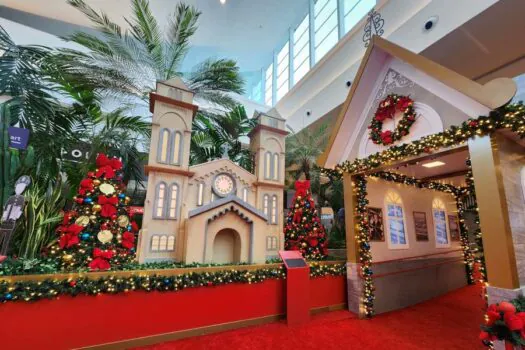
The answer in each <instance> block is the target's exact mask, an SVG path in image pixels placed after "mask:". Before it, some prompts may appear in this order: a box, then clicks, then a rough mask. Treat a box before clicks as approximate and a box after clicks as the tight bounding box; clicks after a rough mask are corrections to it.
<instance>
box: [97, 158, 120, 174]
mask: <svg viewBox="0 0 525 350" xmlns="http://www.w3.org/2000/svg"><path fill="white" fill-rule="evenodd" d="M97 168H98V170H97V172H96V174H95V176H96V177H101V176H102V175H104V176H105V177H106V179H112V178H114V177H115V170H120V169H122V162H121V161H120V160H118V159H117V158H112V159H109V158H108V157H107V156H106V155H105V154H102V153H101V154H99V155H98V157H97Z"/></svg>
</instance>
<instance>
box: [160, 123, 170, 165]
mask: <svg viewBox="0 0 525 350" xmlns="http://www.w3.org/2000/svg"><path fill="white" fill-rule="evenodd" d="M170 135H171V133H170V131H169V130H168V129H161V130H160V133H159V146H158V149H157V161H158V162H159V163H167V162H168V155H169V149H168V144H169V141H170V138H171V137H170Z"/></svg>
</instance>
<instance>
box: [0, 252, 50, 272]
mask: <svg viewBox="0 0 525 350" xmlns="http://www.w3.org/2000/svg"><path fill="white" fill-rule="evenodd" d="M58 269H59V267H58V264H57V262H56V260H55V259H51V258H34V259H25V258H9V257H8V258H7V259H6V260H4V261H3V262H2V264H0V276H17V275H41V274H51V273H57V272H58Z"/></svg>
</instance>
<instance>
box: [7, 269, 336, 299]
mask: <svg viewBox="0 0 525 350" xmlns="http://www.w3.org/2000/svg"><path fill="white" fill-rule="evenodd" d="M309 265H310V277H311V278H315V277H323V276H341V275H345V274H346V265H345V264H344V263H338V264H320V263H310V264H309ZM270 279H286V271H285V269H284V267H283V266H280V267H278V268H272V269H264V268H263V269H259V270H253V271H248V270H232V269H230V270H225V271H218V272H200V273H194V272H190V273H186V274H182V275H176V276H164V275H151V276H148V275H146V276H145V275H135V276H130V277H115V276H108V277H103V278H100V279H97V280H94V279H88V278H86V277H79V278H68V279H62V280H45V281H18V282H12V283H11V282H8V281H5V280H3V281H0V301H1V302H11V301H35V300H41V299H46V298H47V299H53V298H56V297H58V296H61V295H70V296H77V295H97V294H101V293H104V294H118V293H125V292H130V291H146V292H151V291H159V292H169V291H171V292H174V291H179V290H182V289H186V288H194V287H212V286H220V285H226V284H231V283H248V284H252V283H261V282H264V281H265V280H270Z"/></svg>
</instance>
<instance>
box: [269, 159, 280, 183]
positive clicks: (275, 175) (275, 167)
mask: <svg viewBox="0 0 525 350" xmlns="http://www.w3.org/2000/svg"><path fill="white" fill-rule="evenodd" d="M271 172H272V177H271V178H272V180H279V154H277V153H274V154H273V163H272V171H271Z"/></svg>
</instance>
